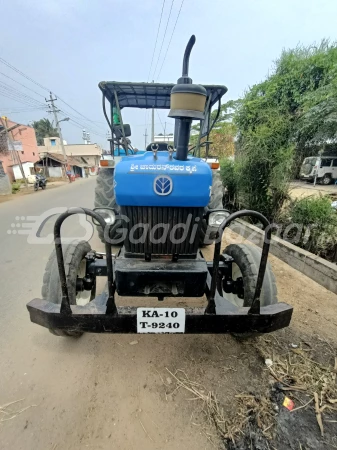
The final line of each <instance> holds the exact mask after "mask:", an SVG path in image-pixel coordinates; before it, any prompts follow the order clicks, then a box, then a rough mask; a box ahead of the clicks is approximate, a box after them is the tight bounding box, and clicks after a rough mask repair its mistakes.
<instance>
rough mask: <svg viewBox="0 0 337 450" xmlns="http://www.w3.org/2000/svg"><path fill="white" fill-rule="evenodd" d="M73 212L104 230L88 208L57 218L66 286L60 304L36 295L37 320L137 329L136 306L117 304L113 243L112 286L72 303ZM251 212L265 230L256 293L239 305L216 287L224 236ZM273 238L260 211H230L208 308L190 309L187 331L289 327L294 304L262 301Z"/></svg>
mask: <svg viewBox="0 0 337 450" xmlns="http://www.w3.org/2000/svg"><path fill="white" fill-rule="evenodd" d="M74 214H86V215H88V216H90V217H93V218H94V219H96V220H97V222H99V224H100V225H101V226H102V227H103V229H104V228H105V225H106V224H105V222H104V219H103V218H102V217H101V216H100V215H98V214H97V213H95V212H94V211H92V210H90V209H87V208H71V209H69V210H68V211H66V212H65V213H63V214H61V215H60V216H59V217H58V219H57V220H56V222H55V226H54V240H55V249H56V257H57V262H58V269H59V275H60V281H61V289H62V301H61V305H59V304H55V303H52V302H48V301H45V300H41V299H34V300H32V301H30V302H29V303H28V304H27V309H28V311H29V314H30V319H31V321H32V322H34V323H37V324H39V325H41V326H44V327H46V328H49V329H53V328H54V329H55V328H57V329H62V330H67V331H79V332H80V331H84V332H92V333H105V332H107V333H136V332H137V308H133V307H127V306H123V307H118V308H117V307H116V304H115V299H114V293H115V292H114V290H115V288H114V283H113V268H112V254H111V244H110V243H108V242H105V252H106V261H107V279H108V280H107V289H106V290H105V291H104V292H103V293H102V294H101V295H99V296H97V297H96V298H95V299H94V300H93V301H92V302H90V303H89V304H87V305H85V306H77V305H70V301H69V295H68V289H67V283H66V275H65V269H64V260H63V252H62V245H61V225H62V223H63V221H64V220H65V219H66V218H67V217H69V216H71V215H74ZM243 216H251V217H255V218H257V219H259V220H260V221H261V222H262V223H263V225H264V230H265V239H264V244H263V249H262V256H261V262H260V267H259V272H258V279H257V283H256V290H255V296H254V299H253V301H252V304H251V306H250V307H243V308H238V307H236V306H234V305H233V304H232V303H230V302H229V301H228V300H226V299H225V298H223V297H222V296H220V295H219V293H218V290H217V288H216V287H217V283H218V281H219V280H218V276H219V270H218V269H219V267H220V266H221V261H220V251H221V238H222V235H223V232H224V230H225V229H226V228H227V227H228V226H229V224H230V223H231V222H232V221H233V220H235V219H237V218H238V217H243ZM270 239H271V227H270V224H269V222H268V220H267V219H266V218H265V217H264V216H263V215H262V214H260V213H258V212H256V211H249V210H243V211H239V212H236V213H233V214H231V215H230V216H229V217H228V218H227V219H226V220H224V221H223V223H222V224H221V225H220V227H219V230H218V237H217V240H216V243H215V247H214V257H213V263H208V270H209V273H208V276H207V283H206V291H205V294H206V297H207V299H208V304H207V306H206V309H205V308H186V309H185V310H186V324H185V333H197V334H199V333H228V332H235V333H247V332H260V333H267V332H271V331H275V330H278V329H280V328H284V327H287V326H288V325H289V323H290V320H291V316H292V311H293V308H292V307H291V306H289V305H287V304H286V303H276V304H274V305H268V306H262V307H261V305H260V294H261V288H262V283H263V278H264V274H265V270H266V265H267V258H268V252H269V246H270Z"/></svg>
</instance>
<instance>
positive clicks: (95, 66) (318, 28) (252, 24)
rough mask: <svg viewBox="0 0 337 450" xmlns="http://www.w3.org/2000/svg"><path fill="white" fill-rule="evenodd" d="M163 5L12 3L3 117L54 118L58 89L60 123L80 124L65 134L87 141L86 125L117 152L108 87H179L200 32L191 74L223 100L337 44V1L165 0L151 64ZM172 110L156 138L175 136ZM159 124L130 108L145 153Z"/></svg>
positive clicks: (3, 42)
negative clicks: (286, 59)
mask: <svg viewBox="0 0 337 450" xmlns="http://www.w3.org/2000/svg"><path fill="white" fill-rule="evenodd" d="M162 6H163V0H142V1H139V0H138V1H137V0H97V1H96V2H93V1H91V0H90V1H89V0H30V1H29V2H27V1H26V0H12V1H11V2H2V6H1V18H2V20H1V27H0V115H6V116H8V117H9V118H10V119H11V120H13V121H16V122H19V123H23V124H29V123H30V122H31V121H33V120H39V119H41V118H43V117H49V118H50V119H51V120H52V115H51V114H50V113H48V112H47V109H48V107H47V103H46V102H45V99H44V98H45V97H46V96H48V95H49V90H51V91H52V92H53V93H55V94H56V96H57V98H58V100H57V101H56V104H57V106H58V108H59V109H60V110H61V111H60V113H59V120H60V119H62V118H64V117H67V116H70V118H71V120H69V121H67V122H62V123H61V125H62V134H63V138H64V139H65V140H66V141H67V142H68V143H72V144H74V143H83V141H82V129H83V128H85V129H86V130H87V131H89V132H90V135H91V142H96V143H98V144H100V145H101V146H102V147H103V148H108V145H107V141H106V134H107V131H108V126H107V124H106V122H105V119H104V116H103V112H102V106H101V102H102V99H101V93H100V90H99V89H98V83H99V82H100V81H108V80H109V81H110V80H117V81H147V80H149V81H152V80H154V81H158V82H167V83H174V82H176V80H177V79H178V78H179V76H180V74H181V65H182V57H183V53H184V49H185V46H186V44H187V42H188V39H189V38H190V36H191V35H192V34H195V35H196V39H197V41H196V44H195V46H194V48H193V51H192V55H191V59H190V76H191V78H192V79H193V82H194V83H202V84H224V85H226V86H227V87H228V93H227V94H226V96H225V98H224V99H223V101H225V100H230V99H236V98H238V97H240V96H242V95H243V94H244V92H245V90H246V89H247V88H248V87H249V86H251V85H253V84H255V83H258V82H259V81H261V80H262V79H264V78H265V77H266V76H267V75H268V73H270V71H272V69H273V62H274V61H275V60H276V59H277V58H278V56H279V55H280V53H281V51H282V49H287V48H293V47H296V45H298V44H304V45H310V44H314V43H315V42H316V43H318V42H320V41H321V39H323V38H329V39H330V40H332V41H334V40H336V33H337V28H336V18H337V1H336V0H320V1H317V0H236V1H228V0H208V1H202V0H183V2H182V0H173V1H172V0H165V3H164V9H163V15H162V21H161V26H160V28H159V35H158V40H157V47H156V51H155V53H154V58H153V64H152V68H151V60H152V56H153V52H154V48H155V42H156V36H157V31H158V25H159V20H160V16H161V10H162ZM179 11H180V14H179ZM178 14H179V17H178ZM177 18H178V21H177V22H176V20H177ZM175 23H176V27H175V29H174V26H175ZM173 29H174V31H173ZM165 30H166V34H165ZM172 33H173V34H172ZM171 36H172V39H171ZM170 39H171V43H170V45H169V41H170ZM165 56H166V57H165ZM4 61H5V62H4ZM6 63H9V64H10V65H11V66H13V67H15V68H16V69H17V70H19V71H20V72H21V73H23V74H25V75H26V76H28V77H29V78H30V79H27V78H25V77H23V76H22V74H21V73H19V72H17V71H16V70H13V69H11V68H10V67H9V66H8V65H7V64H6ZM161 67H162V69H161V71H160V68H161ZM150 68H151V71H150ZM8 77H10V78H8ZM31 80H34V81H35V82H36V83H38V85H36V84H34V83H33V82H32V81H31ZM18 83H21V84H18ZM22 85H24V86H22ZM27 88H29V89H27ZM32 90H33V91H34V92H33V91H32ZM18 91H19V92H18ZM22 94H24V95H23V96H22ZM9 97H10V98H9ZM61 99H62V101H61ZM17 100H20V101H21V102H18V101H17ZM22 102H23V103H22ZM64 102H66V103H67V104H66V103H64ZM44 105H46V106H44ZM71 108H73V109H71ZM69 113H70V114H69ZM167 114H168V111H163V110H162V111H158V112H157V113H156V114H155V134H158V133H163V131H164V127H166V131H167V132H173V121H172V119H168V117H167ZM150 120H151V114H150V113H146V112H145V111H144V110H134V109H132V110H131V109H129V110H127V109H124V110H123V121H124V123H130V125H131V130H132V136H131V140H132V143H133V145H134V146H135V147H138V148H140V149H142V148H144V133H145V130H146V129H147V133H148V134H150V133H151V124H150ZM148 142H149V137H148Z"/></svg>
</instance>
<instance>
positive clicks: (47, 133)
mask: <svg viewBox="0 0 337 450" xmlns="http://www.w3.org/2000/svg"><path fill="white" fill-rule="evenodd" d="M33 128H34V130H35V134H36V140H37V145H43V138H46V137H59V134H58V131H57V128H55V127H54V126H53V124H52V123H51V122H50V120H49V119H40V120H37V121H35V122H33Z"/></svg>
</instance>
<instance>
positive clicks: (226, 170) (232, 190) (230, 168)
mask: <svg viewBox="0 0 337 450" xmlns="http://www.w3.org/2000/svg"><path fill="white" fill-rule="evenodd" d="M220 176H221V180H222V184H223V185H224V187H225V188H227V192H228V196H229V197H230V199H233V198H234V196H235V194H236V190H237V174H236V173H235V164H234V161H232V160H230V159H227V158H225V159H222V160H221V161H220Z"/></svg>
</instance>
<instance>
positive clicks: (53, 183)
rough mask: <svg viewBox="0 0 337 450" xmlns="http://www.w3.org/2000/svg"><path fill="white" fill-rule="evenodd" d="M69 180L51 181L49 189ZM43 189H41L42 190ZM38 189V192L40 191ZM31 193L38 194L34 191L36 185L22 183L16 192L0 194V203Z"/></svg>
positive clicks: (48, 184) (62, 184)
mask: <svg viewBox="0 0 337 450" xmlns="http://www.w3.org/2000/svg"><path fill="white" fill-rule="evenodd" d="M68 183H69V181H66V180H65V181H51V182H48V183H47V189H55V188H57V187H60V186H64V185H65V184H68ZM40 190H41V189H39V191H40ZM39 191H38V192H39ZM30 194H37V192H35V191H34V186H33V185H32V184H29V185H28V189H27V188H26V186H25V185H24V184H22V185H21V188H20V190H19V191H17V192H16V193H15V194H8V195H0V203H4V202H8V201H9V200H14V199H16V198H20V197H23V196H26V195H30Z"/></svg>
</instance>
